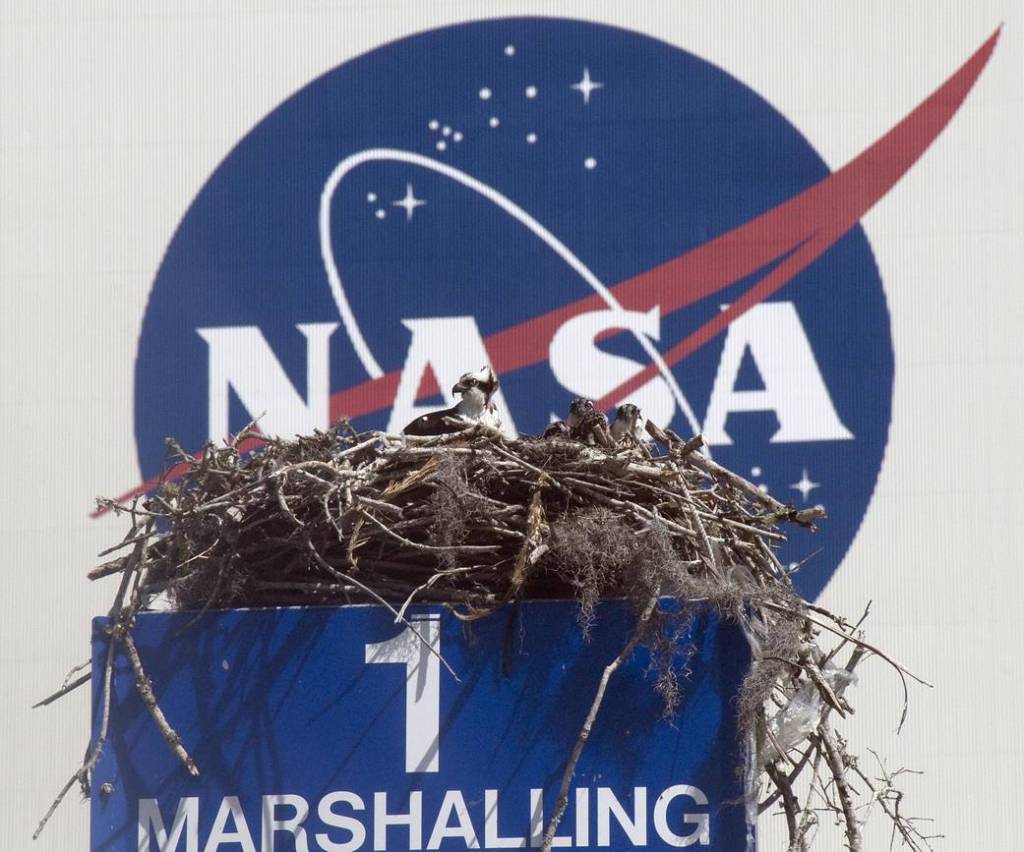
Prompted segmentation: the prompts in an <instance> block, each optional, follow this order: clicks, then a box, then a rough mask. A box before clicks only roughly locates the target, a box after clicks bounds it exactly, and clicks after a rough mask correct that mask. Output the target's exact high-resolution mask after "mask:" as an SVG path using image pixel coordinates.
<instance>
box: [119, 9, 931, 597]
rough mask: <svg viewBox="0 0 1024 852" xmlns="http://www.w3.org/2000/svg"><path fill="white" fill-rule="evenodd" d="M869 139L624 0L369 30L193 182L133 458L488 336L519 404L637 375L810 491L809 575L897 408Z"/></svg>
mask: <svg viewBox="0 0 1024 852" xmlns="http://www.w3.org/2000/svg"><path fill="white" fill-rule="evenodd" d="M808 72H809V73H814V71H813V69H808ZM843 108H844V107H843V105H842V104H837V105H836V110H837V114H841V113H842V110H843ZM893 138H894V139H895V138H896V137H893ZM901 138H902V137H901ZM915 144H916V143H915ZM910 148H913V145H910V144H909V143H908V144H906V145H903V146H902V148H900V146H896V149H894V150H897V149H898V150H903V149H910ZM883 160H884V158H883V157H881V155H880V154H879V155H872V156H871V157H868V158H867V159H866V160H865V161H864V163H861V164H859V165H858V169H860V171H859V172H857V174H856V175H854V174H853V173H850V174H847V175H843V180H841V181H833V182H832V183H829V181H830V180H831V179H832V178H838V177H839V176H840V173H839V172H837V173H835V174H833V173H832V172H831V171H830V169H829V167H828V165H827V164H826V163H825V162H824V161H823V160H822V158H821V157H820V156H819V155H818V153H817V152H816V151H815V149H814V144H813V140H810V141H809V140H807V139H806V138H804V136H803V135H802V134H801V133H800V132H799V130H797V128H796V127H794V126H793V124H792V123H791V122H790V121H789V120H788V118H787V117H786V116H785V115H783V114H781V113H780V112H779V111H778V109H776V107H775V106H773V105H772V104H770V103H768V102H767V101H766V100H765V99H764V98H763V97H761V96H760V95H759V94H758V93H757V92H756V91H755V90H754V89H751V88H750V87H748V86H747V85H745V84H743V83H741V82H739V81H738V80H736V79H735V78H733V77H732V76H730V75H729V74H728V73H726V72H725V71H723V70H722V69H721V68H719V67H717V66H715V65H713V64H712V63H710V62H708V61H706V60H705V59H703V58H701V57H699V56H696V55H694V54H692V53H688V52H687V51H685V50H682V49H680V48H678V47H674V46H672V45H669V44H666V43H664V42H661V41H658V40H656V39H653V38H650V37H647V36H643V35H640V34H637V33H633V32H628V31H625V30H622V29H617V28H614V27H609V26H603V25H598V24H592V23H587V22H583V21H568V20H558V19H551V18H533V19H530V18H521V19H505V20H493V21H483V22H474V23H468V24H464V25H459V26H452V27H445V28H441V29H437V30H432V31H430V32H426V33H422V34H419V35H416V36H412V37H410V38H405V39H402V40H400V41H396V42H393V43H391V44H387V45H384V46H381V47H379V48H377V49H375V50H373V51H371V52H369V53H367V54H365V55H363V56H360V57H358V58H355V59H352V60H350V61H347V62H345V63H343V64H341V65H339V66H338V67H336V68H334V69H333V70H331V71H329V72H327V73H326V74H324V75H323V76H321V77H319V78H318V79H316V80H314V81H312V82H310V83H309V84H308V85H307V86H305V87H304V88H302V89H301V90H299V91H298V92H296V93H295V94H294V95H293V96H291V97H290V98H288V99H287V100H286V101H284V102H283V103H282V104H280V105H279V106H278V107H276V108H275V109H274V110H273V111H272V112H270V113H269V114H268V115H267V116H266V117H265V118H263V120H261V121H260V122H259V123H258V124H257V125H256V126H255V127H254V128H253V129H252V130H251V131H250V132H249V133H248V134H247V135H246V136H245V137H244V138H243V139H241V140H240V141H239V142H238V144H237V145H236V146H235V147H234V148H233V150H231V152H230V153H229V154H228V155H227V156H226V158H225V159H224V161H223V162H222V163H221V164H220V165H219V166H218V167H217V169H216V170H215V171H214V172H213V173H212V174H211V175H210V177H209V180H208V181H207V182H206V183H205V185H204V186H203V187H202V188H201V189H199V191H198V193H197V195H196V197H195V199H194V201H193V203H192V204H191V206H190V207H189V209H188V210H187V212H185V214H184V217H183V219H182V220H181V223H180V225H179V227H178V229H177V232H176V233H175V234H174V237H173V239H172V240H171V241H170V244H169V246H168V249H167V253H166V256H165V257H164V260H163V262H162V264H161V266H160V270H159V272H158V274H157V276H156V280H155V282H154V284H153V289H152V292H151V294H150V299H149V304H148V306H147V310H146V315H145V319H144V322H143V325H142V329H141V334H140V339H139V349H138V357H137V362H136V373H135V437H136V444H137V451H138V459H139V466H140V469H141V472H142V474H143V478H144V479H146V480H147V481H148V482H150V483H152V482H153V481H155V480H154V478H155V477H158V476H159V474H160V473H161V471H162V470H163V469H164V466H165V464H166V455H165V442H164V439H165V438H166V436H168V435H173V436H175V437H176V438H177V439H178V440H179V441H180V443H181V444H182V445H183V446H184V447H185V448H186V449H189V450H198V449H199V448H201V447H202V445H203V444H204V443H205V442H206V441H207V440H214V441H217V440H220V439H222V438H223V437H224V436H225V435H226V434H227V433H229V432H233V431H237V430H239V429H241V428H242V427H243V426H244V425H245V424H247V423H248V422H249V421H250V420H251V419H252V418H253V417H258V416H260V415H261V414H263V413H264V412H265V416H264V417H263V419H262V420H261V421H260V426H261V428H263V429H264V430H265V431H266V432H268V433H275V434H281V435H284V436H291V435H293V434H295V433H297V432H310V431H311V430H312V429H313V428H325V427H326V426H327V425H329V423H331V422H332V421H333V420H334V419H335V418H338V417H342V416H347V417H350V418H352V419H353V421H354V423H355V424H356V426H357V427H358V428H360V429H372V428H391V429H400V428H401V427H402V426H403V425H404V424H405V423H407V422H409V421H410V420H411V419H413V418H414V417H415V416H417V415H418V414H419V413H422V412H423V411H425V410H436V409H437V408H438V407H442V406H444V405H445V404H448V403H449V402H450V401H451V400H450V399H448V398H447V397H449V396H450V392H449V388H451V387H452V385H453V384H454V383H455V381H456V380H457V378H458V376H459V375H461V374H462V373H463V372H465V371H466V370H469V369H477V368H478V367H480V366H481V364H483V363H490V364H491V366H492V367H493V368H494V370H495V372H496V373H497V374H498V375H499V376H500V378H501V383H502V395H501V396H500V398H499V399H498V404H499V409H500V410H501V415H502V420H503V421H504V423H505V425H506V428H507V429H508V430H510V431H512V432H519V433H530V434H539V433H540V432H542V431H543V430H544V428H545V426H546V425H547V424H548V423H549V422H550V420H551V418H552V416H553V415H556V416H564V415H565V413H566V410H567V406H568V404H569V401H570V400H571V399H572V398H573V397H575V396H588V397H592V398H594V399H598V400H601V401H602V402H603V404H604V405H606V406H613V405H615V404H617V403H619V402H622V401H632V402H636V403H638V404H639V405H640V406H641V408H642V409H643V411H644V413H645V414H646V415H647V416H648V417H650V418H652V419H653V420H655V421H656V422H657V423H659V424H660V425H662V426H668V425H670V426H671V427H672V428H674V429H676V430H677V431H679V432H680V433H681V434H685V435H690V434H693V433H695V432H698V431H702V432H703V433H704V434H705V435H706V437H707V440H708V443H709V446H710V447H711V450H712V452H713V453H714V454H715V456H716V458H718V459H719V460H720V461H722V462H723V463H724V464H725V465H727V466H728V467H730V468H731V469H733V470H735V471H737V472H738V473H740V474H742V475H744V476H746V477H748V478H749V479H751V480H752V481H753V482H755V483H756V484H758V485H759V486H762V487H764V488H765V489H767V490H769V491H770V492H771V493H772V494H773V495H774V496H775V497H777V498H778V499H781V500H783V501H784V502H792V503H794V504H795V505H796V506H798V507H802V506H806V505H813V504H815V503H823V504H825V505H826V506H827V508H828V510H829V515H830V521H829V523H828V525H827V526H826V527H825V528H824V529H823V530H822V532H821V533H820V534H819V535H818V536H817V537H813V538H812V537H811V536H810V534H809V533H806V532H804V531H801V530H795V531H794V532H793V536H792V540H791V542H790V543H789V544H788V545H787V546H786V547H785V548H784V549H783V551H782V556H783V558H784V559H785V560H786V561H788V562H794V563H795V562H797V561H802V560H804V559H805V558H807V557H811V556H812V554H813V558H811V559H810V560H809V561H808V562H807V564H806V565H805V566H804V567H803V568H802V570H801V572H800V573H799V574H798V575H797V576H796V583H797V584H798V586H799V590H800V591H801V593H802V594H804V595H805V596H808V597H814V596H815V595H816V594H817V593H818V592H819V591H820V590H821V589H822V588H823V587H824V585H825V583H826V582H827V580H828V578H829V577H830V576H831V574H832V572H833V571H834V570H835V569H836V567H837V566H838V565H839V563H840V561H841V560H842V558H843V555H844V554H845V553H846V550H847V548H848V547H849V545H850V543H851V541H852V540H853V537H854V534H855V533H856V531H857V528H858V527H859V525H860V523H861V520H862V519H863V517H864V514H865V512H866V510H867V507H868V502H869V500H870V497H871V493H872V491H873V489H874V486H875V481H876V479H877V476H878V471H879V468H880V465H881V461H882V455H883V451H884V448H885V444H886V440H887V435H888V428H889V420H890V412H891V401H892V386H893V350H892V342H891V338H890V326H889V314H888V310H887V307H886V299H885V294H884V291H883V288H882V281H881V278H880V276H879V271H878V269H877V267H876V265H875V261H874V257H873V255H872V250H871V247H870V245H869V244H868V240H867V238H866V236H865V234H864V231H863V230H862V228H861V227H860V225H859V224H858V223H857V222H858V219H859V217H860V215H861V214H862V212H863V210H864V209H866V206H870V203H873V199H875V198H876V197H877V196H878V195H879V194H884V192H885V191H887V190H888V187H889V186H891V184H892V182H893V181H894V180H896V179H897V177H898V176H899V174H901V173H902V171H901V170H903V169H905V168H906V167H907V165H906V164H898V165H896V166H891V165H890V164H888V162H887V161H884V162H883ZM877 174H882V175H884V176H885V180H886V181H888V183H886V184H885V186H882V187H880V188H879V189H878V190H877V191H874V190H872V191H873V192H874V195H871V193H870V192H868V189H865V187H867V188H869V189H870V188H872V187H874V186H875V184H876V183H877V181H876V180H875V178H876V177H877ZM883 183H884V181H883ZM826 184H827V186H828V191H827V192H826V191H823V190H822V187H824V186H826ZM843 217H845V218H843Z"/></svg>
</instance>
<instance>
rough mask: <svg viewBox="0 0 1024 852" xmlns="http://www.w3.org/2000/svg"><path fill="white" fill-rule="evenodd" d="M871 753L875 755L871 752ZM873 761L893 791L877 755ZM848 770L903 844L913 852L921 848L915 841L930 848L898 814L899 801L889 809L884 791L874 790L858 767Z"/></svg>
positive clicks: (924, 839)
mask: <svg viewBox="0 0 1024 852" xmlns="http://www.w3.org/2000/svg"><path fill="white" fill-rule="evenodd" d="M869 751H870V749H869ZM871 753H872V754H875V753H874V752H873V751H872V752H871ZM875 760H877V761H878V763H879V765H880V766H881V769H882V775H883V778H882V779H880V780H883V781H884V782H885V785H886V787H887V788H888V789H889V790H892V791H895V787H894V786H893V779H892V778H891V777H890V776H889V774H888V772H887V771H886V769H885V766H884V764H882V761H881V759H880V758H879V757H878V755H877V754H875ZM850 768H851V769H852V770H853V771H854V772H856V773H857V775H858V776H859V777H860V779H861V780H862V781H863V782H864V784H865V785H866V786H867V788H868V789H869V790H870V791H871V795H872V798H873V799H874V800H875V801H877V802H878V803H879V804H880V805H881V806H882V810H883V811H885V813H886V815H887V816H888V817H889V819H890V820H892V824H893V831H894V832H895V831H898V832H899V833H900V836H901V837H902V838H903V842H904V843H905V844H906V845H907V846H909V847H910V848H911V849H913V850H915V852H920V850H921V847H920V846H919V845H918V843H917V841H918V840H920V841H921V842H922V843H924V845H925V847H926V848H928V849H931V848H932V846H931V844H930V843H929V842H928V838H927V837H925V836H924V835H923V834H921V832H919V831H918V830H917V829H916V828H914V826H913V825H912V824H911V823H910V820H909V819H908V818H907V817H904V816H903V815H902V814H901V813H900V812H899V804H898V802H899V799H897V806H896V807H895V808H892V807H890V805H889V801H888V799H887V798H886V796H885V792H886V791H885V790H881V791H879V790H878V789H876V787H875V785H874V784H873V783H872V781H871V779H870V778H868V777H867V775H865V774H864V773H863V772H861V770H860V767H859V766H857V764H856V763H852V764H851V766H850ZM897 795H899V794H897ZM940 836H941V835H940ZM890 848H891V844H890Z"/></svg>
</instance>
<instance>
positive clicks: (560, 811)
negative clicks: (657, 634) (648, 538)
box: [540, 594, 658, 852]
mask: <svg viewBox="0 0 1024 852" xmlns="http://www.w3.org/2000/svg"><path fill="white" fill-rule="evenodd" d="M657 603H658V595H657V594H654V595H652V596H651V599H650V600H649V601H648V602H647V606H646V607H644V611H643V612H642V613H641V614H640V618H639V619H637V624H636V630H634V631H633V636H632V637H631V638H630V640H629V642H627V643H626V647H625V648H623V649H622V650H621V651H620V652H619V655H618V656H617V657H616V658H615V659H614V660H612V661H611V662H610V663H609V664H608V665H607V666H605V668H604V674H602V675H601V681H600V683H598V685H597V693H596V694H595V695H594V701H593V703H592V704H591V705H590V712H589V713H587V718H586V719H585V720H584V722H583V727H582V728H581V729H580V734H579V736H578V737H577V738H576V744H575V745H574V746H573V748H572V754H571V755H570V756H569V762H568V763H567V764H566V765H565V772H564V773H562V785H561V787H560V788H559V790H558V800H557V801H556V802H555V810H554V812H553V813H552V814H551V819H550V820H548V827H547V829H545V831H544V839H543V841H542V842H541V847H540V848H541V852H551V845H552V843H553V842H554V839H555V832H556V831H558V823H559V822H561V821H562V816H563V815H564V814H565V809H566V808H567V807H568V805H569V785H570V784H571V783H572V778H573V775H575V774H576V764H577V763H578V762H579V759H580V754H582V752H583V747H584V746H585V745H586V744H587V740H588V739H589V738H590V730H591V728H593V726H594V720H595V719H597V713H598V711H599V710H600V709H601V702H602V701H604V693H605V690H606V689H607V688H608V681H609V680H611V677H612V675H613V674H615V672H616V671H617V670H618V669H619V667H620V666H621V665H622V664H623V663H624V662H625V661H626V660H627V659H628V658H629V656H630V654H632V653H633V649H634V648H636V646H637V644H638V643H639V642H640V637H641V636H643V633H644V630H645V629H646V627H647V622H648V621H649V620H650V618H651V613H652V612H654V607H655V606H656V605H657Z"/></svg>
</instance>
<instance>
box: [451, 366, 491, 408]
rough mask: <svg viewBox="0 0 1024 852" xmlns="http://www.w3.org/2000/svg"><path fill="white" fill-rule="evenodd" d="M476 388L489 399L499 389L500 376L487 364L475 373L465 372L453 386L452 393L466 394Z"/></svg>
mask: <svg viewBox="0 0 1024 852" xmlns="http://www.w3.org/2000/svg"><path fill="white" fill-rule="evenodd" d="M474 389H476V390H477V391H479V392H480V393H482V394H483V395H484V398H485V399H487V400H490V398H491V397H492V396H493V395H494V392H495V391H496V390H497V389H498V377H497V376H496V375H494V371H493V370H492V369H491V368H490V367H488V366H487V365H486V364H484V366H482V367H481V368H480V369H479V370H477V371H476V372H475V373H463V374H462V376H461V377H460V378H459V380H458V381H457V382H456V383H455V385H454V387H452V393H453V394H456V393H461V394H466V393H469V392H470V391H472V390H474Z"/></svg>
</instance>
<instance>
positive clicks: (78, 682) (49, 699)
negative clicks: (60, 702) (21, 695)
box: [32, 664, 92, 710]
mask: <svg viewBox="0 0 1024 852" xmlns="http://www.w3.org/2000/svg"><path fill="white" fill-rule="evenodd" d="M87 665H88V664H87ZM90 680H92V672H86V673H85V674H84V675H82V676H81V677H79V678H76V679H75V680H73V681H71V682H70V683H69V682H67V681H65V682H64V685H63V686H62V687H61V688H60V689H58V690H57V691H56V692H55V693H53V694H52V695H48V696H46V698H44V699H43V700H42V701H37V702H36V703H35V704H33V705H32V709H33V710H35V709H36V708H37V707H46V706H47V705H48V704H53V702H54V701H56V700H57V699H58V698H63V697H64V696H65V695H67V694H68V693H69V692H74V691H75V690H76V689H78V687H80V686H82V685H83V684H86V683H88V682H89V681H90Z"/></svg>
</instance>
